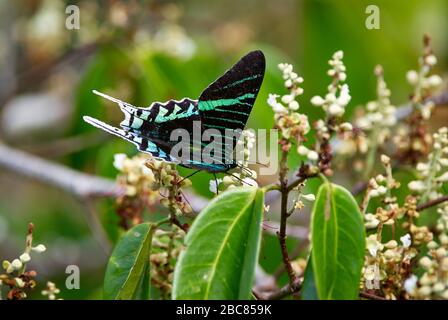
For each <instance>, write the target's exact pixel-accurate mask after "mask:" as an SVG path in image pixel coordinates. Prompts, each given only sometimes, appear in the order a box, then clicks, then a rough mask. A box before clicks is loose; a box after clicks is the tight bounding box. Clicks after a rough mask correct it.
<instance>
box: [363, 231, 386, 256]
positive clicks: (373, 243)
mask: <svg viewBox="0 0 448 320" xmlns="http://www.w3.org/2000/svg"><path fill="white" fill-rule="evenodd" d="M366 248H367V250H368V251H369V253H370V255H371V256H372V257H376V254H377V252H378V251H381V250H383V245H382V244H381V243H380V242H379V241H378V240H377V239H376V234H371V235H370V236H368V237H367V240H366Z"/></svg>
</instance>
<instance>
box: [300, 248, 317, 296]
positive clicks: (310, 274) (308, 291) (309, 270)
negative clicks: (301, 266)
mask: <svg viewBox="0 0 448 320" xmlns="http://www.w3.org/2000/svg"><path fill="white" fill-rule="evenodd" d="M301 297H302V299H303V300H318V299H319V297H318V296H317V289H316V282H315V281H314V271H313V258H312V254H310V257H309V258H308V263H307V264H306V268H305V274H304V276H303V283H302V290H301Z"/></svg>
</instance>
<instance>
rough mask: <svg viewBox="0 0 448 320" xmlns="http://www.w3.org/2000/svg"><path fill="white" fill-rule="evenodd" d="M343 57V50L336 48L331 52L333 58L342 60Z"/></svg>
mask: <svg viewBox="0 0 448 320" xmlns="http://www.w3.org/2000/svg"><path fill="white" fill-rule="evenodd" d="M343 58H344V51H342V50H338V51H336V52H335V53H334V54H333V59H335V60H342V59H343Z"/></svg>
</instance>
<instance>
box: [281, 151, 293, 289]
mask: <svg viewBox="0 0 448 320" xmlns="http://www.w3.org/2000/svg"><path fill="white" fill-rule="evenodd" d="M283 147H284V146H283ZM287 160H288V151H285V150H282V158H281V160H280V174H279V176H280V179H279V180H280V193H281V203H280V229H279V231H278V232H277V236H278V240H279V242H280V249H281V253H282V259H283V264H284V265H285V269H286V271H287V272H288V277H289V283H290V285H291V286H293V285H294V283H295V281H296V275H295V272H294V269H293V268H292V265H291V260H290V258H289V255H288V248H287V247H286V221H287V220H288V217H289V214H288V195H289V190H288V179H287V178H286V175H287V172H288V163H287Z"/></svg>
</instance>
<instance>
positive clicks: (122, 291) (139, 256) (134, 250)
mask: <svg viewBox="0 0 448 320" xmlns="http://www.w3.org/2000/svg"><path fill="white" fill-rule="evenodd" d="M154 229H155V228H154V225H153V224H151V223H142V224H139V225H137V226H135V227H133V228H132V229H130V230H129V231H128V232H126V233H125V234H124V235H123V237H122V238H121V239H120V241H119V242H118V243H117V245H116V246H115V249H114V251H113V252H112V255H111V257H110V259H109V263H108V264H107V269H106V276H105V277H104V288H103V296H104V299H116V300H130V299H148V298H149V278H148V277H146V276H145V274H149V255H150V251H151V242H152V236H153V233H154ZM145 282H148V283H145Z"/></svg>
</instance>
